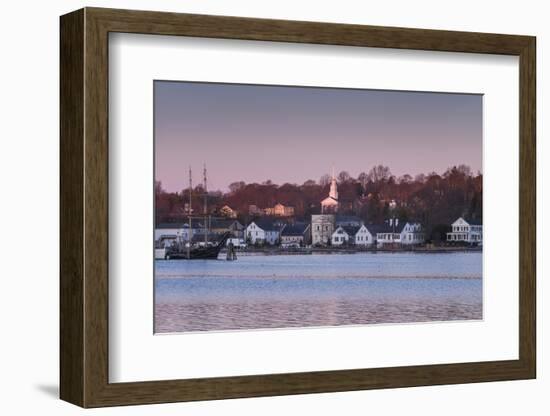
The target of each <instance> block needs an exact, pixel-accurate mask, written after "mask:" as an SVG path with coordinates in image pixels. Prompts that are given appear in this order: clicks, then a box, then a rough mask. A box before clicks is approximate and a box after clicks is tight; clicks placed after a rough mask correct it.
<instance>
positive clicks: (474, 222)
mask: <svg viewBox="0 0 550 416" xmlns="http://www.w3.org/2000/svg"><path fill="white" fill-rule="evenodd" d="M460 220H462V221H464V222H465V223H466V224H468V225H483V223H482V222H481V220H478V219H470V220H469V219H466V218H464V217H459V218H457V219H456V220H455V221H454V222H453V224H454V223H456V222H458V221H460Z"/></svg>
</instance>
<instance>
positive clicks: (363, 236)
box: [355, 225, 374, 246]
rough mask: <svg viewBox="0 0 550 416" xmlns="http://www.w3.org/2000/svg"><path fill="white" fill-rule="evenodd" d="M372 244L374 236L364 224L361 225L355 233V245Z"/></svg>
mask: <svg viewBox="0 0 550 416" xmlns="http://www.w3.org/2000/svg"><path fill="white" fill-rule="evenodd" d="M372 244H374V236H373V235H372V234H371V232H370V231H369V229H368V228H367V227H366V226H365V225H361V227H359V229H358V230H357V232H356V233H355V245H356V246H370V245H372Z"/></svg>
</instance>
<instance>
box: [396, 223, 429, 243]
mask: <svg viewBox="0 0 550 416" xmlns="http://www.w3.org/2000/svg"><path fill="white" fill-rule="evenodd" d="M424 241H425V236H424V230H423V228H422V225H420V224H419V223H417V222H407V223H405V226H404V227H403V230H402V231H401V244H402V245H406V246H409V245H415V244H423V243H424Z"/></svg>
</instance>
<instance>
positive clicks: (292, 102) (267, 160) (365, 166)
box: [154, 81, 482, 191]
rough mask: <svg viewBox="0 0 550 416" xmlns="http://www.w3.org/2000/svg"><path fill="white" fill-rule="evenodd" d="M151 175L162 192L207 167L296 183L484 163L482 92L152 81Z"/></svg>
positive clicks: (220, 183) (215, 172)
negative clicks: (383, 169) (375, 169)
mask: <svg viewBox="0 0 550 416" xmlns="http://www.w3.org/2000/svg"><path fill="white" fill-rule="evenodd" d="M154 88H155V103H154V104H155V179H156V180H160V181H161V182H162V185H163V188H164V189H166V190H168V191H181V190H182V189H184V188H185V187H187V184H188V169H189V165H191V167H192V168H193V174H194V183H195V184H196V183H197V182H198V181H199V180H201V179H200V178H201V177H202V166H203V163H206V164H207V168H208V179H209V184H208V187H209V189H210V190H216V189H219V190H223V191H225V190H227V186H228V185H229V184H230V183H231V182H235V181H241V180H242V181H245V182H247V183H251V182H263V181H265V180H267V179H271V180H272V181H273V182H274V183H277V184H283V183H285V182H290V183H297V184H301V183H303V182H304V181H306V180H307V179H314V180H316V181H317V180H319V178H320V177H321V176H322V175H323V174H325V173H330V172H331V169H332V166H334V167H335V169H336V171H337V172H339V171H341V170H347V171H348V172H349V173H350V174H351V175H352V176H354V177H356V176H357V175H358V174H359V173H360V172H368V170H369V169H370V168H371V167H372V166H374V165H378V164H383V165H387V166H389V167H390V169H391V171H392V173H393V174H394V175H397V176H399V175H402V174H405V173H409V174H411V175H413V176H414V175H416V174H418V173H428V172H431V171H436V172H438V173H442V172H443V171H444V170H446V169H447V168H448V167H449V166H453V165H458V164H467V165H469V166H470V167H471V168H472V170H473V172H477V171H478V170H479V171H482V96H481V95H474V94H445V93H425V92H403V91H378V90H357V89H334V88H304V87H283V86H261V85H243V84H216V83H190V82H170V81H155V84H154Z"/></svg>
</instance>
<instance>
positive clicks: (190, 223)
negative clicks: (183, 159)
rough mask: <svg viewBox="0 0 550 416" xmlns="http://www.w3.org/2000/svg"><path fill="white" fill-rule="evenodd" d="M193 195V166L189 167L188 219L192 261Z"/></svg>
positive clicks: (188, 248)
mask: <svg viewBox="0 0 550 416" xmlns="http://www.w3.org/2000/svg"><path fill="white" fill-rule="evenodd" d="M192 193H193V176H192V172H191V166H189V210H188V211H187V213H188V218H189V244H187V258H188V259H190V258H191V241H192V240H193V223H192V220H191V211H192V208H191V207H192V205H191V204H192V202H193V201H192V199H191V194H192Z"/></svg>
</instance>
